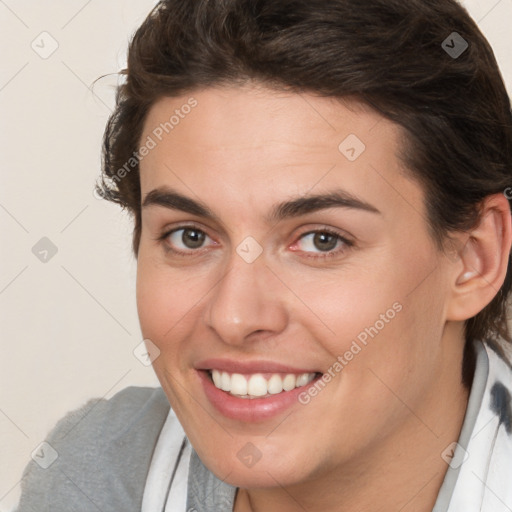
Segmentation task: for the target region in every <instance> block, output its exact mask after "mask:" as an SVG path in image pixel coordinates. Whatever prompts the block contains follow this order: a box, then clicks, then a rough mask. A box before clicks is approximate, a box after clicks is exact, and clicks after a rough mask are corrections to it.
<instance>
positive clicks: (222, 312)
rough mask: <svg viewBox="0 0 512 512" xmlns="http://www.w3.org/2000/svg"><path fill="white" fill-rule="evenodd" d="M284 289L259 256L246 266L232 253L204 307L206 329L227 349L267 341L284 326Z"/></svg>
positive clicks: (286, 319)
mask: <svg viewBox="0 0 512 512" xmlns="http://www.w3.org/2000/svg"><path fill="white" fill-rule="evenodd" d="M285 299H286V288H285V287H284V285H283V284H282V283H281V282H280V281H279V279H277V278H276V276H275V275H274V273H273V272H272V271H271V270H270V269H269V268H268V267H267V266H266V263H265V260H264V257H263V255H261V256H260V257H259V258H258V259H257V260H256V261H254V262H252V263H247V262H246V261H244V260H243V259H242V258H241V257H240V256H239V255H238V254H237V253H236V252H235V253H234V254H233V256H232V258H231V260H230V264H229V266H228V268H227V269H226V271H225V273H224V275H223V277H221V279H220V280H219V281H218V283H217V284H216V286H215V287H214V288H213V290H212V291H211V293H210V294H209V295H208V302H207V304H206V306H205V311H204V319H205V323H206V324H207V325H208V327H209V328H210V329H213V330H214V331H215V332H216V334H217V335H218V336H219V337H220V338H221V339H222V340H223V341H224V342H225V343H228V344H230V345H243V344H244V343H247V341H248V340H249V339H254V338H256V337H258V338H262V339H264V338H267V337H271V336H272V335H275V334H278V333H280V332H282V331H283V330H284V329H285V328H286V325H287V322H288V313H287V308H286V300H285Z"/></svg>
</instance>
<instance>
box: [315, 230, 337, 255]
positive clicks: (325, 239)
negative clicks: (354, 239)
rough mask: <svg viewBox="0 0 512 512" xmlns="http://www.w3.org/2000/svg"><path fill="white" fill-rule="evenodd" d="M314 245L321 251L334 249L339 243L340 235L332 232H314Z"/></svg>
mask: <svg viewBox="0 0 512 512" xmlns="http://www.w3.org/2000/svg"><path fill="white" fill-rule="evenodd" d="M314 235H315V236H314V238H313V245H314V246H315V248H317V249H318V250H319V251H322V252H323V251H332V250H333V249H335V248H336V245H337V244H338V239H339V237H338V236H337V235H333V234H331V233H326V232H318V233H314Z"/></svg>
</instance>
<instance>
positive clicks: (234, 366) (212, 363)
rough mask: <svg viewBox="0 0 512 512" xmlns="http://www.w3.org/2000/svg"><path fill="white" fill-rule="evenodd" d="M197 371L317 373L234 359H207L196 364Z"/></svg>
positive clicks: (281, 365) (270, 363) (287, 366)
mask: <svg viewBox="0 0 512 512" xmlns="http://www.w3.org/2000/svg"><path fill="white" fill-rule="evenodd" d="M196 369H197V370H220V371H224V372H228V373H295V374H302V373H317V371H316V370H311V369H310V368H309V369H308V368H295V367H293V366H289V365H285V364H281V363H276V362H274V361H266V360H255V361H235V360H234V359H221V358H217V359H205V360H203V361H200V362H199V363H197V364H196Z"/></svg>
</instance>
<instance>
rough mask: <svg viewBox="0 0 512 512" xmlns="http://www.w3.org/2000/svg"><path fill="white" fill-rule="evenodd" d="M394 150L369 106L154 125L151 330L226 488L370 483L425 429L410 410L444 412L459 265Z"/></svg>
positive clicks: (220, 99)
mask: <svg viewBox="0 0 512 512" xmlns="http://www.w3.org/2000/svg"><path fill="white" fill-rule="evenodd" d="M187 105H188V106H187ZM172 116H174V118H172V119H171V117H172ZM170 119H171V121H169V120H170ZM165 123H167V125H166V124H165ZM162 127H165V129H164V128H162ZM150 139H151V140H152V141H153V142H154V144H153V142H149V141H150ZM399 141H400V132H399V130H398V128H397V127H396V126H394V125H393V124H392V123H390V122H388V121H387V120H385V119H384V118H382V117H381V116H379V115H378V114H376V113H374V112H373V111H371V110H370V109H368V108H364V107H363V106H362V105H358V104H356V103H353V102H352V103H351V102H346V103H341V102H339V101H336V100H334V99H330V98H318V97H314V96H312V95H308V94H301V95H299V94H292V93H283V92H275V91H270V90H266V89H263V88H256V87H254V86H244V87H229V88H228V87H225V88H208V89H204V90H200V91H195V92H193V93H191V94H189V95H185V96H182V97H175V98H164V99H162V100H160V101H158V102H157V103H156V104H154V105H153V107H152V108H151V110H150V112H149V115H148V117H147V119H146V122H145V125H144V133H143V135H142V137H141V144H147V146H148V147H150V146H151V149H149V151H148V152H147V155H146V156H144V158H143V160H142V161H141V164H140V180H141V189H142V203H143V207H142V232H141V240H140V248H139V253H138V274H137V303H138V311H139V316H140V323H141V328H142V332H143V335H144V338H146V339H149V340H151V343H152V344H154V345H156V347H158V349H159V355H158V357H157V358H156V359H155V360H154V362H153V366H154V369H155V371H156V374H157V376H158V378H159V380H160V382H161V384H162V387H163V389H164V391H165V393H166V394H167V397H168V399H169V401H170V403H171V405H172V407H173V408H174V410H175V412H176V414H177V415H178V418H179V420H180V422H181V423H182V425H183V427H184V429H185V432H186V433H187V435H188V437H189V439H190V441H191V443H192V445H193V446H194V448H195V450H196V451H197V452H198V454H199V456H200V457H201V459H202V460H203V462H204V463H205V464H206V465H207V467H209V468H210V470H212V471H213V472H214V473H215V474H216V475H217V476H219V477H220V478H223V479H226V481H227V482H228V483H231V484H232V485H236V486H243V487H265V486H269V487H270V486H275V485H276V482H279V485H292V484H296V483H300V482H306V481H308V480H314V479H318V478H323V477H326V476H327V475H329V474H333V473H332V472H333V471H335V470H337V469H339V468H340V467H345V468H352V469H354V468H356V467H357V468H359V469H360V470H362V468H363V467H364V465H365V464H366V463H368V464H369V463H370V461H371V460H372V457H373V456H374V455H375V453H376V452H377V451H379V450H384V449H385V447H386V446H392V445H393V444H395V445H396V443H399V438H400V436H402V438H403V435H404V432H409V433H410V432H413V431H414V429H418V428H419V427H418V424H419V422H418V420H417V418H416V417H412V416H411V414H410V412H409V411H410V410H413V411H414V412H415V415H416V416H417V417H421V418H428V417H430V416H429V415H432V414H433V410H434V407H433V404H432V401H433V398H432V396H433V393H434V394H435V392H436V391H438V390H439V387H440V386H441V385H442V384H443V379H444V373H443V371H444V369H443V350H444V347H443V343H444V341H443V329H444V325H445V317H444V311H445V306H446V296H447V285H446V268H445V265H444V263H443V262H444V260H443V259H442V258H441V257H440V255H439V253H438V252H437V250H436V248H435V245H434V243H433V241H432V239H431V238H430V236H429V234H428V231H427V223H426V213H425V209H424V206H423V201H424V197H423V192H422V189H421V187H420V186H419V185H418V184H417V183H416V182H414V181H413V180H411V179H410V178H409V177H407V174H406V172H405V171H404V169H403V167H402V164H401V161H400V159H399V157H398V155H399ZM148 142H149V144H148ZM212 379H214V380H215V383H216V384H214V383H213V382H212ZM283 387H284V389H283ZM218 388H224V390H223V389H218ZM242 395H243V396H244V397H242ZM249 395H250V396H249ZM397 397H399V398H400V399H397ZM404 403H406V404H407V405H408V408H409V409H408V408H407V407H404V405H403V404H404ZM432 417H434V416H432ZM420 427H421V425H420ZM226 475H227V476H226Z"/></svg>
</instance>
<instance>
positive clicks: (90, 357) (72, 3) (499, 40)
mask: <svg viewBox="0 0 512 512" xmlns="http://www.w3.org/2000/svg"><path fill="white" fill-rule="evenodd" d="M154 3H155V2H154V0H137V1H136V0H102V1H100V0H89V1H87V0H66V1H64V0H53V1H52V2H36V0H5V1H4V0H0V34H2V36H1V37H2V44H3V51H2V59H1V63H0V108H1V112H2V115H1V116H0V126H1V133H2V138H1V141H0V151H1V153H0V154H1V159H0V165H1V175H0V176H1V177H0V179H1V183H0V229H1V234H2V239H1V242H0V325H1V349H2V350H1V357H0V379H1V387H0V440H1V441H0V512H4V511H10V510H12V508H13V506H14V505H15V503H16V502H17V499H18V496H19V491H20V479H21V473H22V470H23V468H24V467H25V465H26V464H27V462H28V461H29V460H30V454H31V453H32V451H33V450H34V449H35V448H36V447H37V446H38V445H39V443H41V442H42V441H43V440H44V439H45V436H46V434H47V433H48V431H49V430H50V429H51V427H52V426H53V425H54V424H55V422H56V421H57V420H58V419H59V418H60V417H62V416H63V415H64V414H65V413H66V412H67V411H69V410H71V409H74V408H76V407H78V406H80V405H81V404H83V403H84V402H85V401H86V400H87V399H88V398H90V397H106V398H109V397H111V396H112V395H113V394H115V393H116V392H117V391H119V390H120V389H122V388H124V387H126V386H130V385H150V386H156V385H158V381H157V380H156V377H155V376H154V374H153V371H152V369H151V367H145V366H144V365H143V364H142V363H141V362H139V360H138V359H137V358H136V357H135V356H134V355H133V350H134V349H135V348H136V347H137V345H139V344H140V342H141V335H140V330H139V325H138V320H137V312H136V307H135V287H134V277H135V260H134V258H133V257H132V255H131V252H130V250H131V249H130V242H131V240H130V232H131V226H130V222H129V220H128V219H127V218H126V216H125V215H124V214H123V213H122V212H121V211H120V210H119V209H118V208H117V207H116V206H115V205H111V204H108V203H106V202H105V201H101V200H98V199H96V198H95V197H94V195H93V193H92V190H93V184H94V182H95V179H96V177H97V176H98V173H99V165H100V144H101V137H102V134H103V129H104V126H105V123H106V120H107V117H108V115H109V113H110V109H111V108H112V106H113V102H114V97H113V85H115V83H116V77H115V76H114V77H109V78H107V79H104V80H101V81H99V82H98V83H97V84H96V85H95V87H94V91H91V90H90V88H89V87H90V85H91V84H92V82H93V81H94V80H95V79H96V78H98V77H99V76H101V75H103V74H107V73H113V72H115V71H117V70H118V69H120V68H121V67H123V66H124V62H125V50H126V45H127V41H128V39H129V37H130V35H131V34H132V33H133V31H134V30H135V28H136V27H137V26H138V25H139V24H140V23H141V22H142V20H143V19H144V17H145V15H146V14H147V13H148V12H149V10H150V8H151V7H152V6H153V5H154ZM464 4H465V5H466V6H467V7H468V9H469V10H470V13H471V14H472V15H473V17H474V18H475V19H476V20H477V21H478V22H479V24H480V26H481V29H482V30H483V32H484V33H485V34H486V36H487V37H488V39H489V40H490V42H491V44H492V45H493V47H494V49H495V53H496V55H497V58H498V61H499V62H500V65H501V67H502V71H503V74H504V77H505V80H506V82H507V85H508V89H509V91H511V92H512V35H511V32H510V20H511V19H512V0H467V1H465V2H464ZM49 5H50V7H49ZM42 32H47V34H43V35H40V34H41V33H42ZM56 45H58V48H56V50H55V51H54V53H53V54H52V55H50V56H48V55H47V54H48V53H50V52H51V50H52V49H53V48H54V47H56ZM32 46H33V47H34V48H33V47H32ZM37 52H39V53H37ZM45 52H46V53H45ZM40 55H42V56H40ZM42 57H46V58H42ZM42 237H47V238H49V239H50V240H51V242H52V243H53V244H54V246H55V247H56V248H57V251H58V252H57V253H56V254H55V255H54V256H53V257H51V258H50V256H51V253H49V254H48V256H47V258H48V261H47V262H46V263H44V262H41V261H40V260H39V259H38V258H37V257H36V255H34V254H33V252H32V247H33V246H34V245H35V244H36V243H37V242H38V241H39V240H40V239H41V238H42ZM43 249H44V248H43ZM40 250H42V249H40ZM43 256H44V253H42V254H40V257H43Z"/></svg>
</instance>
